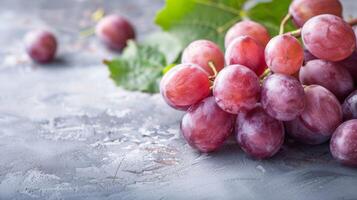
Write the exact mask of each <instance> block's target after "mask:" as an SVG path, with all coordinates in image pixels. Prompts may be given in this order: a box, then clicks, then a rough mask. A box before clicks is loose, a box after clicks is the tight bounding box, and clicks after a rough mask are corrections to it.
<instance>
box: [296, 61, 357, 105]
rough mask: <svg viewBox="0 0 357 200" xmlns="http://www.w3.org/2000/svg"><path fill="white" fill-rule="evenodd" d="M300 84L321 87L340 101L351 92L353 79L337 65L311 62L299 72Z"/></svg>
mask: <svg viewBox="0 0 357 200" xmlns="http://www.w3.org/2000/svg"><path fill="white" fill-rule="evenodd" d="M299 78H300V82H301V83H302V84H304V85H313V84H315V85H321V86H323V87H325V88H326V89H328V90H329V91H330V92H332V93H333V94H334V95H335V96H336V97H337V98H338V99H340V100H342V101H343V99H345V97H346V96H347V95H348V94H350V93H351V92H352V90H353V86H354V84H353V79H352V77H351V75H350V73H349V72H348V71H347V69H345V68H343V67H342V66H341V65H339V64H338V63H333V62H329V61H324V60H319V59H317V60H312V61H309V62H307V63H306V65H305V66H303V67H302V68H301V70H300V75H299Z"/></svg>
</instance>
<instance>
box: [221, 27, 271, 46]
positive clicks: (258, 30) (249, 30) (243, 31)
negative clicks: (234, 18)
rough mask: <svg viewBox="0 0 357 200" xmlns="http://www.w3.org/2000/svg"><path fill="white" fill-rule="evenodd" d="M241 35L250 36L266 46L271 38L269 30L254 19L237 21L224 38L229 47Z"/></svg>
mask: <svg viewBox="0 0 357 200" xmlns="http://www.w3.org/2000/svg"><path fill="white" fill-rule="evenodd" d="M239 36H250V37H252V38H253V39H255V40H256V41H258V42H259V43H260V44H261V45H262V46H264V47H265V46H266V45H267V43H268V42H269V40H270V35H269V32H268V30H267V29H266V28H265V27H264V26H263V25H261V24H259V23H257V22H254V21H250V20H244V21H241V22H238V23H236V24H235V25H233V26H232V27H231V28H230V29H229V30H228V31H227V33H226V36H225V38H224V45H225V47H226V48H227V47H228V46H229V44H230V43H231V42H232V41H233V40H234V39H235V38H237V37H239Z"/></svg>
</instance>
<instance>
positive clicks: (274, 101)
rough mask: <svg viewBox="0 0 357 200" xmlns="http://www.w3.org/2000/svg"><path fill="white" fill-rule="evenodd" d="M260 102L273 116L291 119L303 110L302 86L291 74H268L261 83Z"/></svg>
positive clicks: (278, 118)
mask: <svg viewBox="0 0 357 200" xmlns="http://www.w3.org/2000/svg"><path fill="white" fill-rule="evenodd" d="M261 103H262V107H263V108H264V110H265V111H266V112H267V113H268V114H269V115H270V116H272V117H273V118H275V119H277V120H281V121H290V120H293V119H295V118H296V117H297V116H299V115H300V114H301V113H302V112H303V110H304V107H305V94H304V88H303V87H302V85H301V83H300V82H299V81H298V80H297V79H295V78H294V77H292V76H288V75H284V74H273V75H270V76H268V77H267V78H266V79H265V80H264V82H263V85H262V93H261Z"/></svg>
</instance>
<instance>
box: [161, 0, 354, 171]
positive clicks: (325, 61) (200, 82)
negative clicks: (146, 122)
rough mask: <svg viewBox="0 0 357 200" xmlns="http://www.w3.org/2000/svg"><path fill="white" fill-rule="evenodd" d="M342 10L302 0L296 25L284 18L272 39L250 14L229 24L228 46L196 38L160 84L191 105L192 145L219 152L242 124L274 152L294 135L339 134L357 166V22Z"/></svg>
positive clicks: (342, 156) (318, 139)
mask: <svg viewBox="0 0 357 200" xmlns="http://www.w3.org/2000/svg"><path fill="white" fill-rule="evenodd" d="M341 16H342V6H341V3H340V2H339V1H338V0H314V1H311V0H294V1H293V2H292V4H291V5H290V9H289V14H288V15H287V17H286V19H287V20H288V19H292V20H293V22H294V23H295V25H296V26H297V28H299V29H298V30H296V31H292V32H287V33H284V31H283V29H284V23H286V21H287V20H283V22H282V27H281V31H280V34H279V35H277V36H275V37H272V38H271V36H270V35H269V33H268V31H267V29H266V28H265V27H264V26H262V25H261V24H258V23H256V22H253V21H249V20H245V21H241V22H238V23H237V24H235V25H234V26H232V27H231V28H230V29H229V30H228V31H227V33H226V36H225V47H226V49H225V52H223V51H221V50H220V48H219V46H218V45H217V44H215V43H213V42H211V41H208V40H197V41H193V42H192V43H191V44H189V45H188V47H187V48H186V49H185V50H184V52H183V55H182V62H181V64H180V65H178V66H176V67H174V68H172V69H171V70H170V71H169V72H168V73H166V74H165V75H164V77H163V79H162V81H161V83H160V89H161V94H162V96H163V97H164V100H165V101H166V102H167V103H168V104H169V105H170V106H172V107H173V108H175V109H179V110H183V111H186V113H185V115H184V116H183V119H182V122H181V132H182V134H183V136H184V138H185V139H186V141H187V142H188V144H190V145H191V146H192V147H193V148H195V149H197V150H199V151H201V152H211V151H215V150H217V149H218V148H219V147H220V146H222V145H223V144H224V141H225V140H226V139H227V138H228V137H229V136H230V135H231V134H232V133H233V132H234V135H235V138H236V141H237V143H238V144H239V146H240V147H241V148H242V149H243V151H244V152H246V153H247V154H248V155H250V156H251V157H253V158H257V159H265V158H270V157H272V156H273V155H275V154H276V153H277V152H278V151H279V149H280V148H281V147H282V145H283V143H284V140H285V137H290V138H292V139H294V140H296V141H298V142H301V143H304V144H310V145H317V144H322V143H325V142H327V141H329V140H330V149H331V153H332V155H333V157H334V158H336V159H337V160H338V161H340V162H341V163H343V164H346V165H350V166H357V90H356V91H354V92H353V90H354V89H355V84H356V83H357V53H356V33H355V32H354V30H353V28H352V25H354V24H355V22H350V23H347V22H346V21H344V20H343V19H342V18H341ZM284 19H285V18H284ZM284 21H285V22H284ZM300 36H301V37H302V41H303V44H301V43H300V41H299V40H298V39H297V38H298V37H300Z"/></svg>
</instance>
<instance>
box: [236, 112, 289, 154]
mask: <svg viewBox="0 0 357 200" xmlns="http://www.w3.org/2000/svg"><path fill="white" fill-rule="evenodd" d="M235 132H236V137H237V141H238V143H239V145H240V147H241V148H242V149H243V151H245V152H246V153H247V154H249V155H250V156H252V157H254V158H258V159H264V158H270V157H272V156H273V155H274V154H276V153H277V152H278V151H279V149H280V148H281V146H282V144H283V142H284V126H283V123H282V122H280V121H278V120H276V119H274V118H272V117H270V116H269V115H268V114H267V113H265V111H264V110H263V108H262V107H261V106H257V107H255V108H254V109H252V110H250V111H248V112H242V113H240V114H239V115H238V117H237V121H236V127H235Z"/></svg>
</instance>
